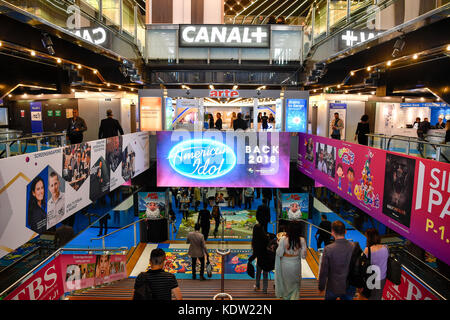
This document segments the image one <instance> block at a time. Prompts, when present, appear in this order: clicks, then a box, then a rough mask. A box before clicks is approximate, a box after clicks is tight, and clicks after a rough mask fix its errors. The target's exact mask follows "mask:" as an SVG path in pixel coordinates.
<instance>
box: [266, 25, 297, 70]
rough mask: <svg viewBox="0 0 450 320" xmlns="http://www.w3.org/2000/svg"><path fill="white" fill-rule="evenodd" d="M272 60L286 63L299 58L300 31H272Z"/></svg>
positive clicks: (276, 62) (277, 62)
mask: <svg viewBox="0 0 450 320" xmlns="http://www.w3.org/2000/svg"><path fill="white" fill-rule="evenodd" d="M272 48H273V49H272V61H273V63H274V64H286V63H287V62H289V61H300V59H301V31H286V30H283V31H275V30H274V31H272Z"/></svg>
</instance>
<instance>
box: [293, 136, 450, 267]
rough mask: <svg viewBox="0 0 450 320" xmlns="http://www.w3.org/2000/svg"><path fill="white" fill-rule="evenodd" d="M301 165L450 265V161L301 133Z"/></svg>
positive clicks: (299, 157)
mask: <svg viewBox="0 0 450 320" xmlns="http://www.w3.org/2000/svg"><path fill="white" fill-rule="evenodd" d="M297 166H298V169H299V170H300V171H301V172H303V173H304V174H306V175H308V176H309V177H311V178H313V179H314V180H316V181H318V182H319V183H320V184H323V185H324V186H325V187H327V188H329V189H330V190H332V191H334V192H336V193H337V194H338V195H339V196H341V197H342V198H344V199H346V200H348V201H349V202H351V203H352V204H353V205H355V206H357V207H359V208H360V209H361V210H363V211H364V212H366V213H368V214H369V215H371V216H372V217H373V218H375V219H377V220H378V221H380V222H381V223H383V224H384V225H385V226H387V227H388V228H390V229H392V230H394V231H395V232H397V233H399V234H400V235H402V236H404V237H405V238H407V239H409V240H411V241H412V242H414V243H416V244H418V245H420V247H421V248H423V249H425V250H427V251H428V252H430V253H431V254H433V255H434V256H436V257H437V258H439V259H441V260H442V261H444V262H446V263H447V264H450V232H449V230H450V197H449V195H450V165H449V164H446V163H442V162H438V161H435V160H427V159H422V158H417V157H412V156H407V155H403V154H398V153H394V152H387V151H384V150H381V149H376V148H371V147H366V146H363V145H358V144H354V143H348V142H344V141H340V140H334V139H328V138H324V137H319V136H313V135H309V134H299V153H298V162H297Z"/></svg>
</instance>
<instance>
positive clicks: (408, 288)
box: [383, 269, 439, 300]
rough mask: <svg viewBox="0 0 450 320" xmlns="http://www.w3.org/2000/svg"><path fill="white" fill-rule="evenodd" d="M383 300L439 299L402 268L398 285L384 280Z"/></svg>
mask: <svg viewBox="0 0 450 320" xmlns="http://www.w3.org/2000/svg"><path fill="white" fill-rule="evenodd" d="M383 300H439V298H438V297H437V296H436V295H434V294H433V293H432V292H431V291H430V290H428V289H427V288H426V287H425V286H424V285H423V284H422V283H421V282H420V281H418V280H417V279H416V278H414V277H413V276H412V275H410V274H409V273H408V272H406V271H405V270H403V269H402V280H401V283H400V284H399V285H398V286H396V285H395V284H393V283H392V282H390V281H389V280H386V285H385V286H384V290H383Z"/></svg>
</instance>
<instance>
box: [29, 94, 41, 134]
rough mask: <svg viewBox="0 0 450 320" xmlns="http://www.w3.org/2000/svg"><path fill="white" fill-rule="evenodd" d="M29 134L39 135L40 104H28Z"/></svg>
mask: <svg viewBox="0 0 450 320" xmlns="http://www.w3.org/2000/svg"><path fill="white" fill-rule="evenodd" d="M30 112H31V133H40V132H42V131H43V129H42V103H41V102H39V101H38V102H30Z"/></svg>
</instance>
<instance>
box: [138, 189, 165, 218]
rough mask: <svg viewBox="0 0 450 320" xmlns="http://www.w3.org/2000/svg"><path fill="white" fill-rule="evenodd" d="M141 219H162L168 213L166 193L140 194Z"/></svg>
mask: <svg viewBox="0 0 450 320" xmlns="http://www.w3.org/2000/svg"><path fill="white" fill-rule="evenodd" d="M138 199H139V207H138V208H139V218H140V219H142V218H145V217H148V218H149V219H161V218H164V216H165V211H166V193H165V192H138Z"/></svg>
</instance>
